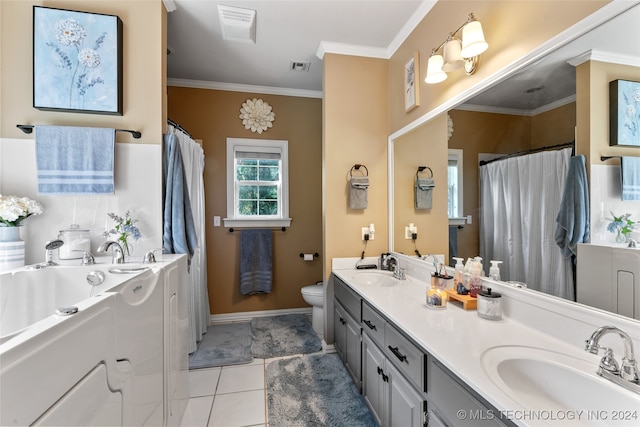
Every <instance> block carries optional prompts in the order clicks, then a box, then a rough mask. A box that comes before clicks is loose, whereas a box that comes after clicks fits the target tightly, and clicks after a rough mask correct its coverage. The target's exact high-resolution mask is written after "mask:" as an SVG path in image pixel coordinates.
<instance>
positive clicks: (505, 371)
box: [481, 346, 640, 426]
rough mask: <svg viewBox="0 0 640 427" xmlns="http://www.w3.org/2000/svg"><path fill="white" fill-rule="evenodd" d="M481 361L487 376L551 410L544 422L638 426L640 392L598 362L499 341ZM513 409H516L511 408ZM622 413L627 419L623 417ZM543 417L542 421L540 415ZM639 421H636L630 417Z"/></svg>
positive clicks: (520, 400) (528, 404) (522, 401)
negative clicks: (607, 375) (602, 371)
mask: <svg viewBox="0 0 640 427" xmlns="http://www.w3.org/2000/svg"><path fill="white" fill-rule="evenodd" d="M481 364H482V368H483V369H484V371H485V373H486V374H487V376H488V377H489V378H490V379H491V381H492V382H493V383H494V384H495V385H496V386H498V388H500V389H501V390H502V391H503V392H504V393H505V394H507V395H508V396H509V397H510V398H511V399H512V400H514V401H515V402H516V403H517V404H518V405H520V406H521V407H522V408H526V410H527V411H547V413H548V414H549V417H552V416H555V419H554V418H549V419H547V420H545V419H544V417H542V418H543V419H541V420H540V421H541V423H543V424H544V422H545V421H546V422H549V423H554V422H556V423H557V422H559V420H558V418H557V417H558V416H564V415H567V416H571V417H573V419H566V420H563V421H562V422H563V424H562V425H563V426H564V425H565V423H567V425H607V426H610V425H626V426H630V425H636V424H635V423H636V422H638V419H637V418H636V419H633V418H632V419H631V420H629V419H624V416H623V415H624V414H625V411H627V412H628V414H629V415H630V416H633V413H634V411H635V413H636V417H638V416H640V414H638V413H637V411H638V408H640V395H636V394H634V393H633V392H630V391H628V390H625V389H624V388H622V387H620V386H618V385H616V384H614V383H612V382H610V381H608V380H606V379H604V378H601V377H600V376H598V375H597V374H596V371H597V369H598V362H597V360H596V361H595V362H593V361H587V360H585V359H581V358H578V357H574V356H570V355H567V354H564V353H558V352H554V351H550V350H545V349H541V348H536V347H527V346H498V347H492V348H490V349H488V350H486V351H485V352H484V353H483V354H482V356H481ZM508 409H512V408H508ZM621 418H622V419H621ZM536 421H537V420H536ZM630 421H633V422H630ZM573 423H575V424H573Z"/></svg>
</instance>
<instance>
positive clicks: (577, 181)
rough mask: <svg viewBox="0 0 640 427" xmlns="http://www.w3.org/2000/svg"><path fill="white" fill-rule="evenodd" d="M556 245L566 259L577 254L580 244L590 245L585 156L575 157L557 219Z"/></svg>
mask: <svg viewBox="0 0 640 427" xmlns="http://www.w3.org/2000/svg"><path fill="white" fill-rule="evenodd" d="M556 222H557V224H556V232H555V240H556V244H557V245H558V246H559V247H560V249H561V250H562V254H563V255H564V256H565V257H570V256H571V255H576V254H577V252H576V251H577V245H578V243H588V242H589V241H590V235H589V185H588V183H587V169H586V167H585V157H584V156H583V155H579V156H574V157H572V158H571V160H570V162H569V171H568V172H567V180H566V182H565V185H564V193H563V194H562V201H561V202H560V211H559V212H558V216H557V217H556Z"/></svg>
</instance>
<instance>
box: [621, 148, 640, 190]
mask: <svg viewBox="0 0 640 427" xmlns="http://www.w3.org/2000/svg"><path fill="white" fill-rule="evenodd" d="M620 177H621V179H622V200H640V157H628V156H624V157H622V162H621V163H620Z"/></svg>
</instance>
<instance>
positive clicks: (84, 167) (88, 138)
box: [36, 126, 116, 194]
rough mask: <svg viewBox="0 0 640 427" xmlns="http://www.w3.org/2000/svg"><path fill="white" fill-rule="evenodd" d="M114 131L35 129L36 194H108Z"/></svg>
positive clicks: (64, 128)
mask: <svg viewBox="0 0 640 427" xmlns="http://www.w3.org/2000/svg"><path fill="white" fill-rule="evenodd" d="M115 134H116V131H115V129H107V128H88V127H74V126H36V164H37V168H38V192H39V193H40V194H112V193H113V192H114V180H113V163H114V153H115V140H116V138H115Z"/></svg>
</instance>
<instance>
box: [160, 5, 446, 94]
mask: <svg viewBox="0 0 640 427" xmlns="http://www.w3.org/2000/svg"><path fill="white" fill-rule="evenodd" d="M434 3H435V2H434V1H421V0H349V1H344V0H340V1H338V0H284V1H272V0H262V1H260V0H258V1H244V0H226V1H217V0H210V1H203V0H175V5H176V10H175V11H174V12H171V13H169V16H168V18H167V33H168V39H167V44H168V47H169V50H170V52H171V53H170V54H169V56H168V58H167V68H168V77H169V78H171V79H187V80H197V81H206V82H216V83H226V84H241V85H253V86H263V87H271V88H287V89H296V90H302V91H315V92H317V93H319V94H320V93H321V91H322V62H321V59H320V58H318V56H317V55H316V54H317V52H318V50H319V48H321V43H322V42H324V43H325V45H326V46H331V47H332V50H333V49H337V50H340V49H344V50H345V51H349V50H351V51H360V52H367V54H370V55H372V56H380V57H389V55H390V53H393V51H395V48H397V46H399V45H400V43H401V42H402V41H403V40H404V37H402V36H400V37H402V40H399V41H396V42H395V47H394V39H395V38H396V36H397V35H398V34H403V33H404V34H405V36H406V35H407V34H408V33H409V32H410V30H411V29H413V28H414V27H415V25H417V23H418V22H419V20H420V19H422V17H424V15H425V13H426V11H427V10H428V9H430V7H431V6H432V5H433V4H434ZM218 4H224V5H228V6H236V7H241V8H247V9H253V10H255V11H256V12H257V18H256V22H257V25H256V43H255V44H253V43H241V42H231V41H225V40H223V39H222V35H221V30H220V23H219V19H218V11H217V5H218ZM414 15H415V16H414ZM406 25H407V26H410V28H409V29H408V30H407V29H404V27H405V26H406ZM390 49H393V51H391V52H390V53H389V50H390ZM292 60H294V61H309V62H310V63H311V66H310V69H309V71H308V72H299V71H290V70H289V68H290V62H291V61H292Z"/></svg>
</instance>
